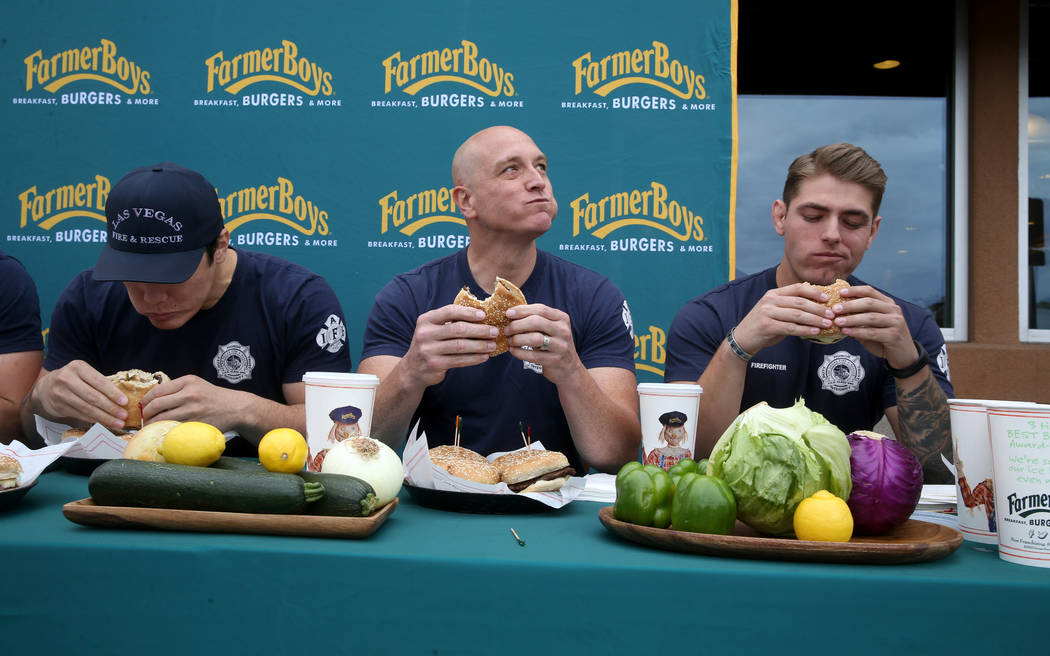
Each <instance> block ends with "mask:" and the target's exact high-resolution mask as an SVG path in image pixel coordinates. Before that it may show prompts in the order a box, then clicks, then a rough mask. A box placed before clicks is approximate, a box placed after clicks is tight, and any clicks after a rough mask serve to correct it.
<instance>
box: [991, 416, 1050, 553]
mask: <svg viewBox="0 0 1050 656" xmlns="http://www.w3.org/2000/svg"><path fill="white" fill-rule="evenodd" d="M986 407H987V409H988V433H989V436H990V437H991V444H992V468H993V472H994V481H995V507H996V514H997V515H998V517H999V521H998V525H999V557H1000V558H1002V559H1003V560H1005V561H1007V562H1011V563H1018V564H1020V565H1030V566H1032V567H1050V405H1039V404H1035V403H1032V404H1027V405H1025V406H1019V405H1018V404H1008V405H1007V404H997V403H996V402H994V401H990V402H988V403H987V404H986Z"/></svg>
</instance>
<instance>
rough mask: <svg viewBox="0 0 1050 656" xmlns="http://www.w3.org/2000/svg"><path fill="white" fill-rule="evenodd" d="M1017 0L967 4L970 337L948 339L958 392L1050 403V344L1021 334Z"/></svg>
mask: <svg viewBox="0 0 1050 656" xmlns="http://www.w3.org/2000/svg"><path fill="white" fill-rule="evenodd" d="M1016 8H1017V4H1011V3H1008V2H1001V1H995V0H975V1H974V2H973V3H971V9H970V99H969V102H970V112H969V114H970V130H969V132H970V176H969V177H970V194H969V202H970V248H969V256H970V267H969V275H970V279H969V287H970V307H969V309H968V315H969V324H970V336H969V341H967V342H952V343H950V344H949V345H948V356H949V358H950V361H951V372H952V383H953V384H954V386H955V394H956V396H958V397H961V398H992V399H1017V400H1025V401H1038V402H1041V403H1050V345H1048V344H1022V343H1021V342H1020V340H1019V338H1018V331H1019V325H1018V321H1019V313H1020V308H1019V305H1018V292H1017V267H1018V261H1017V240H1018V232H1017V231H1018V221H1017V208H1018V138H1019V132H1018V130H1019V127H1020V126H1019V124H1018V109H1019V108H1018V89H1019V87H1018V85H1019V83H1020V82H1021V81H1020V80H1019V79H1018V61H1019V59H1018V57H1019V35H1020V15H1019V13H1018V12H1019V9H1016Z"/></svg>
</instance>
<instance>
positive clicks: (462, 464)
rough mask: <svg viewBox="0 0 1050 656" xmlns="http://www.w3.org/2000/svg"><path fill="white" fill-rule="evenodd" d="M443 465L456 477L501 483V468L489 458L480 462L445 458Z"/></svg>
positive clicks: (490, 483)
mask: <svg viewBox="0 0 1050 656" xmlns="http://www.w3.org/2000/svg"><path fill="white" fill-rule="evenodd" d="M441 462H442V465H440V466H442V467H444V469H445V471H447V472H448V473H450V474H452V475H453V476H455V477H456V478H462V479H465V480H468V481H474V482H475V483H486V484H488V485H495V484H496V483H499V470H498V469H496V466H495V465H493V464H492V463H491V462H489V461H488V460H484V461H482V462H478V461H476V460H466V459H464V458H459V459H455V460H443V461H441Z"/></svg>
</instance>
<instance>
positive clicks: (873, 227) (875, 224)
mask: <svg viewBox="0 0 1050 656" xmlns="http://www.w3.org/2000/svg"><path fill="white" fill-rule="evenodd" d="M880 225H882V217H881V216H876V217H875V219H874V220H873V221H872V222H871V234H870V235H869V236H868V246H867V248H865V250H867V249H868V248H871V242H873V241H875V235H877V234H879V226H880Z"/></svg>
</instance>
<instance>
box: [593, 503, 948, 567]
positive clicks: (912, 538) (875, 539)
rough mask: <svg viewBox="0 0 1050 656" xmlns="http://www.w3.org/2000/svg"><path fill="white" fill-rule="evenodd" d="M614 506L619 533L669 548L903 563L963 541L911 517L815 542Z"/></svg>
mask: <svg viewBox="0 0 1050 656" xmlns="http://www.w3.org/2000/svg"><path fill="white" fill-rule="evenodd" d="M612 511H613V508H612V506H606V507H605V508H602V509H601V510H599V511H598V519H599V520H601V523H602V524H603V525H604V526H605V528H607V529H609V530H610V531H611V532H613V533H614V534H616V535H618V536H620V537H621V538H624V539H626V540H630V541H631V542H635V543H638V544H641V545H645V546H647V547H655V548H657V549H664V550H668V551H680V552H683V553H692V554H701V555H705V556H728V557H732V558H757V559H764V560H794V561H807V562H823V563H868V564H901V563H921V562H928V561H931V560H937V559H938V558H944V557H945V556H947V555H949V554H950V553H952V552H953V551H955V550H956V549H958V548H959V545H960V544H962V533H960V532H959V531H956V530H955V529H953V528H949V527H947V526H941V525H940V524H931V523H929V522H920V521H918V520H915V519H909V520H908V521H906V522H904V523H903V524H901V525H900V526H898V527H897V528H895V529H893V530H892V531H890V532H888V533H884V534H882V535H878V536H872V537H868V536H855V537H854V538H853V539H852V540H850V541H849V542H810V541H806V540H796V539H795V538H772V537H766V536H760V535H759V534H758V533H756V532H755V531H754V530H753V529H751V528H750V527H749V526H747V525H746V524H744V523H742V522H739V521H738V522H737V523H736V529H735V530H734V532H733V534H732V535H711V534H707V533H687V532H685V531H674V530H671V529H666V528H652V527H649V526H638V525H636V524H628V523H627V522H621V521H620V520H618V519H616V518H615V517H613V512H612Z"/></svg>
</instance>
